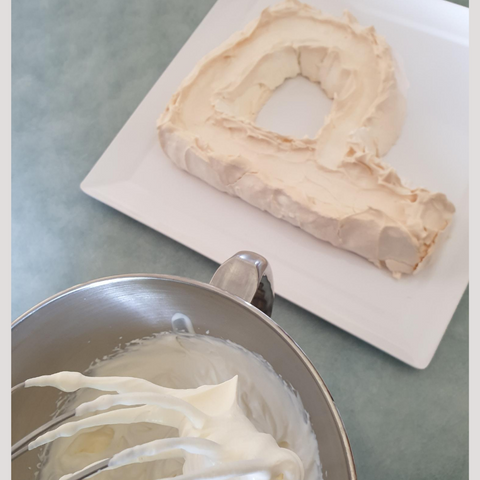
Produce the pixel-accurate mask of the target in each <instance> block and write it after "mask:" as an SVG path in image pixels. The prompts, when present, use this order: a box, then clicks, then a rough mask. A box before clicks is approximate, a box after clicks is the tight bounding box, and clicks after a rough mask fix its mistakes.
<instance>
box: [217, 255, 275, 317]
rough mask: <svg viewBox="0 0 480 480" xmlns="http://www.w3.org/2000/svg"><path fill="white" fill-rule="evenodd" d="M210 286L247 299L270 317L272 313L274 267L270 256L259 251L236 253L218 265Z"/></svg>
mask: <svg viewBox="0 0 480 480" xmlns="http://www.w3.org/2000/svg"><path fill="white" fill-rule="evenodd" d="M210 285H213V286H215V287H218V288H221V289H222V290H225V291H226V292H228V293H231V294H233V295H236V296H237V297H240V298H242V299H243V300H246V301H247V302H249V303H251V304H252V305H253V306H254V307H257V308H258V309H259V310H261V311H262V312H263V313H266V314H267V315H269V316H270V315H271V314H272V308H273V300H274V298H275V293H274V290H273V276H272V269H271V268H270V265H269V264H268V262H267V259H266V258H264V257H262V256H261V255H258V254H257V253H254V252H238V253H236V254H235V255H234V256H233V257H231V258H229V259H228V260H227V261H226V262H224V263H222V264H221V265H220V267H218V270H217V271H216V272H215V274H214V275H213V277H212V280H211V281H210Z"/></svg>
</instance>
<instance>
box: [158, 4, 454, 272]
mask: <svg viewBox="0 0 480 480" xmlns="http://www.w3.org/2000/svg"><path fill="white" fill-rule="evenodd" d="M395 71H396V68H395V61H394V59H393V56H392V53H391V51H390V47H389V46H388V44H387V43H386V41H385V39H384V38H383V37H381V36H380V35H378V34H377V33H376V32H375V29H374V28H373V27H366V28H365V27H363V26H361V25H360V24H359V23H358V22H357V21H356V20H355V18H354V17H353V16H352V15H351V14H350V13H349V12H345V13H344V15H343V17H342V18H336V17H332V16H330V15H326V14H323V13H321V12H320V11H319V10H316V9H314V8H312V7H310V6H308V5H306V4H303V3H300V2H298V1H297V0H286V1H284V2H282V3H280V4H278V5H275V6H273V7H270V8H267V9H265V10H264V11H263V12H262V13H261V15H260V17H259V18H258V19H256V20H254V21H252V22H251V23H249V24H248V25H247V26H246V27H245V29H244V30H242V31H240V32H237V33H235V34H234V35H232V36H231V37H230V38H229V39H228V40H227V41H225V42H224V43H223V44H222V45H220V46H219V47H217V48H216V49H214V50H213V51H212V52H210V53H209V54H208V55H206V56H205V57H204V58H203V59H202V60H201V61H200V62H199V63H198V64H197V65H196V67H195V68H194V70H193V71H192V72H191V73H190V75H188V76H187V77H186V78H185V80H184V81H183V82H182V83H181V85H180V87H179V89H178V91H177V92H176V93H175V94H174V95H173V97H172V98H171V100H170V102H169V104H168V105H167V107H166V109H165V111H164V112H163V114H162V115H161V117H160V118H159V120H158V124H157V128H158V135H159V139H160V144H161V146H162V148H163V150H164V151H165V153H166V155H167V156H168V157H169V158H170V160H172V161H173V162H174V163H175V164H176V165H177V166H179V167H180V168H182V169H184V170H186V171H187V172H189V173H191V174H192V175H195V176H196V177H198V178H200V179H202V180H204V181H205V182H207V183H209V184H210V185H212V186H214V187H215V188H217V189H218V190H221V191H222V192H226V193H228V194H230V195H233V196H237V197H240V198H241V199H243V200H245V201H246V202H248V203H250V204H251V205H254V206H255V207H257V208H260V209H261V210H265V211H267V212H269V213H271V214H272V215H274V216H275V217H278V218H280V219H283V220H286V221H288V222H290V223H291V224H293V225H295V226H297V227H300V228H301V229H302V230H304V231H306V232H308V233H310V234H312V235H314V236H315V237H317V238H319V239H321V240H324V241H327V242H330V243H331V244H333V245H334V246H336V247H339V248H343V249H345V250H349V251H351V252H354V253H356V254H358V255H361V256H362V257H365V258H366V259H367V260H369V261H370V262H372V263H374V264H375V265H376V266H378V267H385V268H387V269H388V270H390V271H391V272H392V273H393V275H394V276H396V277H400V276H401V274H403V273H406V274H410V273H414V272H416V271H418V270H419V268H420V267H421V266H423V265H424V264H425V260H426V259H427V257H429V255H430V254H431V253H432V251H433V249H434V247H435V245H436V244H437V243H438V239H439V235H440V234H441V233H442V232H443V231H444V230H445V229H446V228H447V226H448V225H449V223H450V221H451V218H452V216H453V213H454V211H455V208H454V206H453V205H452V203H451V202H449V200H448V199H447V197H446V196H445V195H444V194H443V193H432V192H430V191H428V190H426V189H424V188H414V189H411V188H408V187H407V186H406V185H405V184H404V182H402V180H401V179H400V178H399V176H398V175H397V173H396V172H395V170H394V169H393V168H392V167H391V166H389V165H388V164H386V163H385V162H383V161H382V160H381V157H383V156H384V155H385V154H386V153H387V152H388V151H389V149H390V148H391V147H392V146H393V144H394V143H395V142H396V140H397V138H398V137H399V135H400V132H401V129H402V125H403V123H404V119H405V112H406V101H405V97H404V96H403V94H402V92H401V89H400V88H399V84H398V79H397V78H396V73H395ZM297 75H303V76H304V77H306V78H307V79H309V80H311V81H312V82H318V83H319V84H320V86H321V88H322V89H323V91H324V92H325V94H326V95H327V96H328V97H329V98H331V99H332V100H333V102H332V109H331V111H330V113H329V115H328V116H327V118H326V119H325V123H324V125H323V127H322V128H321V129H320V130H319V132H318V133H317V135H316V136H315V138H308V137H304V138H293V137H289V136H285V135H280V134H278V133H274V132H272V131H269V130H267V129H264V128H260V127H259V126H257V125H256V124H255V118H256V116H257V114H258V112H259V111H260V110H261V108H262V107H263V105H264V104H265V103H266V102H267V100H268V99H269V97H270V96H271V95H272V93H273V92H274V90H275V89H276V88H277V87H279V86H280V85H281V84H282V83H283V82H284V81H285V80H286V79H289V78H293V77H296V76H297Z"/></svg>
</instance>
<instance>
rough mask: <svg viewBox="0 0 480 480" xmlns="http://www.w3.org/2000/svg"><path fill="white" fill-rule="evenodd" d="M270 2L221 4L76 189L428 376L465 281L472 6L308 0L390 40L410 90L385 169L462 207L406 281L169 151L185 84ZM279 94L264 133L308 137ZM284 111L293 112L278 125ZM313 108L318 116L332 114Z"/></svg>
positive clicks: (287, 91)
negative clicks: (236, 194) (259, 271)
mask: <svg viewBox="0 0 480 480" xmlns="http://www.w3.org/2000/svg"><path fill="white" fill-rule="evenodd" d="M274 3H276V2H274V1H271V0H243V1H242V2H233V1H231V0H219V1H218V2H217V3H216V4H215V6H214V7H213V8H212V10H211V11H210V12H209V14H208V15H207V16H206V17H205V19H204V21H203V22H202V23H201V24H200V26H199V27H198V28H197V30H196V31H195V32H194V33H193V35H192V36H191V37H190V39H189V40H188V41H187V43H186V44H185V45H184V47H183V48H182V49H181V50H180V52H179V53H178V55H177V56H176V57H175V59H174V60H173V61H172V63H171V64H170V65H169V67H168V68H167V69H166V70H165V72H164V73H163V75H162V76H161V77H160V79H159V80H158V81H157V82H156V83H155V85H154V86H153V88H152V89H151V90H150V92H149V93H148V95H147V96H146V97H145V99H144V100H143V102H142V103H141V104H140V105H139V107H138V108H137V109H136V111H135V112H134V113H133V115H132V116H131V117H130V119H129V120H128V122H127V123H126V124H125V126H124V127H123V128H122V130H121V131H120V132H119V134H118V135H117V137H116V138H115V139H114V141H113V142H112V144H111V145H110V146H109V147H108V149H107V150H106V152H105V153H104V154H103V155H102V157H101V158H100V160H99V161H98V162H97V164H96V165H95V166H94V168H93V169H92V170H91V172H90V173H89V174H88V176H87V177H86V178H85V180H84V181H83V182H82V185H81V187H82V189H83V191H84V192H86V193H87V194H88V195H91V196H92V197H94V198H96V199H98V200H100V201H102V202H104V203H106V204H108V205H110V206H112V207H113V208H116V209H118V210H119V211H121V212H123V213H125V214H127V215H129V216H131V217H133V218H135V219H137V220H138V221H140V222H142V223H144V224H146V225H148V226H150V227H152V228H154V229H155V230H158V231H159V232H162V233H163V234H165V235H168V236H170V237H172V238H174V239H175V240H177V241H179V242H181V243H183V244H185V245H186V246H188V247H190V248H192V249H194V250H196V251H197V252H199V253H201V254H203V255H205V256H207V257H209V258H211V259H212V260H215V261H217V262H219V263H220V262H221V261H223V260H224V259H225V258H228V257H229V256H231V255H233V254H234V253H235V252H237V251H239V250H252V251H255V252H258V253H260V254H262V255H264V256H265V257H266V258H267V259H268V261H269V262H270V263H271V265H272V269H273V272H274V275H275V288H276V291H277V293H278V294H279V295H281V296H283V297H285V298H287V299H288V300H290V301H292V302H294V303H296V304H298V305H300V306H302V307H304V308H306V309H307V310H309V311H311V312H313V313H315V314H317V315H319V316H320V317H322V318H324V319H325V320H328V321H329V322H331V323H333V324H335V325H337V326H338V327H340V328H343V329H344V330H346V331H348V332H350V333H352V334H353V335H356V336H358V337H360V338H362V339H363V340H365V341H367V342H369V343H371V344H372V345H375V346H376V347H378V348H380V349H382V350H384V351H385V352H387V353H389V354H391V355H393V356H395V357H397V358H399V359H400V360H402V361H404V362H406V363H408V364H410V365H412V366H414V367H416V368H425V367H426V366H427V365H428V364H429V363H430V361H431V359H432V357H433V355H434V353H435V351H436V349H437V347H438V345H439V343H440V340H441V338H442V336H443V334H444V332H445V329H446V328H447V326H448V323H449V322H450V319H451V317H452V315H453V313H454V311H455V308H456V306H457V304H458V302H459V300H460V298H461V296H462V294H463V292H464V290H465V288H466V286H467V283H468V9H467V8H464V7H460V6H458V5H454V4H451V3H448V2H445V1H443V0H423V1H422V2H417V1H415V0H403V1H402V2H395V1H393V0H392V1H383V0H365V1H354V0H350V1H348V0H336V1H335V2H333V1H332V0H330V1H329V0H310V1H309V2H308V3H310V4H312V5H314V6H316V7H318V8H320V9H322V10H323V11H324V12H326V13H331V14H334V15H339V14H341V12H342V10H343V9H344V8H348V9H349V10H350V11H351V12H352V13H353V14H354V15H355V16H356V17H357V19H358V20H359V22H360V23H361V24H363V25H374V26H375V27H376V29H377V31H378V32H379V33H380V34H382V35H384V36H385V37H386V39H387V41H388V43H389V44H390V45H391V46H392V48H393V50H394V53H395V55H396V57H397V58H398V60H399V63H400V64H401V65H402V69H403V70H404V73H405V75H406V77H407V79H408V82H409V88H408V90H407V101H408V116H407V120H406V123H405V126H404V129H403V132H402V135H401V137H400V139H399V141H398V142H397V144H396V145H395V146H394V147H393V148H392V150H391V151H390V152H389V153H388V155H387V156H386V157H385V159H386V161H387V162H389V163H390V164H392V165H393V166H394V167H395V168H397V170H398V172H399V173H400V175H401V176H402V177H403V178H407V179H409V180H410V183H411V184H412V185H418V186H424V187H426V188H429V189H430V190H434V191H441V192H444V193H446V194H447V196H448V197H449V199H450V200H451V201H452V202H453V203H454V204H455V206H456V208H457V213H456V215H455V217H454V222H453V225H452V228H451V229H450V231H449V234H448V236H447V238H446V239H445V241H444V242H443V245H441V247H440V248H439V249H438V251H437V252H436V254H435V255H434V257H433V259H432V261H431V263H430V265H428V266H427V267H426V268H425V270H423V271H422V272H420V273H419V274H418V275H415V276H410V277H404V278H402V279H401V280H400V281H398V280H395V279H393V278H392V277H391V276H390V275H389V274H388V273H387V272H386V271H381V270H378V269H377V268H375V267H374V266H373V265H372V264H370V263H369V262H367V261H366V260H364V259H363V258H360V257H357V256H356V255H354V254H351V253H349V252H346V251H342V250H339V249H336V248H334V247H332V246H331V245H329V244H327V243H325V242H321V241H319V240H316V239H315V238H313V237H312V236H310V235H308V234H307V233H305V232H302V231H301V230H299V229H298V228H295V227H293V226H291V225H289V224H288V223H286V222H283V221H281V220H278V219H276V218H274V217H272V216H270V215H269V214H267V213H264V212H261V211H259V210H257V209H256V208H254V207H252V206H250V205H248V204H246V203H245V202H243V201H242V200H240V199H238V198H232V197H229V196H228V195H226V194H223V193H221V192H219V191H217V190H215V189H214V188H212V187H210V186H209V185H207V184H205V183H203V182H202V181H200V180H198V179H197V178H194V177H192V176H190V175H189V174H187V173H186V172H183V171H181V170H179V169H177V168H176V167H175V166H174V165H173V164H172V163H171V162H170V161H169V160H168V159H167V158H166V156H165V155H164V154H163V151H162V150H161V148H160V145H159V143H158V140H157V136H156V120H157V118H158V116H159V115H160V113H161V112H162V110H163V109H164V107H165V105H166V104H167V102H168V100H169V98H170V96H171V95H172V94H173V93H174V92H175V90H176V88H177V87H178V85H179V83H180V82H181V81H182V79H183V78H184V77H185V76H186V75H187V74H188V73H189V72H190V70H191V69H192V68H193V67H194V65H195V64H196V62H197V61H198V60H199V59H200V58H201V57H202V56H203V55H205V54H206V53H208V52H209V51H210V50H211V49H213V48H214V47H216V46H217V45H219V44H220V43H221V42H222V41H223V40H225V39H226V38H228V37H229V36H230V35H231V34H232V33H233V32H235V31H237V30H239V29H241V28H243V27H244V26H245V24H246V23H247V22H248V21H250V20H251V19H253V18H255V17H256V16H258V14H259V13H260V11H261V10H262V9H263V8H265V7H266V6H268V5H270V4H274ZM297 81H298V82H301V79H298V80H296V79H295V80H290V81H289V82H290V83H291V82H297ZM299 85H300V83H299ZM284 87H285V88H283V89H282V87H280V91H279V92H278V94H276V95H275V97H276V98H274V99H272V103H271V104H267V106H266V107H265V110H264V111H262V112H261V113H260V115H261V123H262V126H267V127H269V126H270V127H271V128H272V129H278V130H281V131H282V132H283V133H287V132H289V131H290V132H291V133H292V134H299V132H298V128H300V127H299V125H300V126H301V128H305V129H307V125H305V120H304V121H303V123H302V122H300V121H299V120H296V118H297V119H298V118H299V117H301V116H303V112H304V111H305V95H303V94H302V93H300V91H299V94H298V96H296V93H295V92H294V90H293V89H292V88H291V85H288V86H287V85H284ZM312 92H313V90H312ZM282 100H283V101H285V102H286V103H288V111H289V115H288V116H286V117H285V120H284V122H280V123H279V121H278V114H277V113H276V112H278V111H279V110H278V109H279V108H280V107H279V102H281V101H282ZM293 100H296V102H294V101H293ZM318 101H319V103H318V105H319V110H320V111H321V115H322V117H323V115H324V113H325V109H324V108H323V106H324V105H327V106H328V103H327V104H325V102H324V100H322V99H321V98H320V97H319V98H318ZM322 101H323V102H324V103H323V104H322V103H321V102H322ZM302 102H303V103H302ZM307 115H308V118H312V121H313V120H315V122H316V123H315V125H314V126H315V127H317V126H320V125H321V122H320V123H319V122H318V120H317V119H315V118H314V117H313V116H312V111H308V112H307ZM302 125H303V126H302ZM305 133H308V132H305Z"/></svg>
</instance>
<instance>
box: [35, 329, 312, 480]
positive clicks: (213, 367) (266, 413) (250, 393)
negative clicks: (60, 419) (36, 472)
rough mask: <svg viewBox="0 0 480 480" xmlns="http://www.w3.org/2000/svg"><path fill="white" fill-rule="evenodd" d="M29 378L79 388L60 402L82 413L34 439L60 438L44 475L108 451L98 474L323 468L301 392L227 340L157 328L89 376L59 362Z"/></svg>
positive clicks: (288, 475)
mask: <svg viewBox="0 0 480 480" xmlns="http://www.w3.org/2000/svg"><path fill="white" fill-rule="evenodd" d="M118 374H121V375H127V377H123V376H122V377H117V376H114V375H118ZM160 385H162V386H160ZM33 386H54V387H56V388H59V389H60V390H63V391H66V392H74V391H77V390H78V393H77V394H76V395H75V397H74V398H73V399H72V401H71V402H70V404H69V405H68V406H65V407H64V409H67V410H70V409H75V414H76V416H82V419H80V420H78V421H73V422H70V423H66V424H64V425H62V426H60V427H58V428H57V429H56V430H54V431H51V432H48V433H46V434H45V435H43V436H41V437H39V438H38V439H37V440H35V441H34V442H32V444H31V445H30V448H35V447H37V446H40V445H44V444H46V443H48V442H51V441H53V440H55V441H54V442H53V443H52V444H51V446H50V449H49V451H48V454H47V456H46V457H45V459H44V464H43V466H42V468H41V473H40V479H42V480H47V479H48V480H53V479H58V478H59V477H61V475H65V476H64V477H62V480H67V479H68V478H69V474H70V473H72V472H75V471H79V470H82V469H84V468H86V467H87V466H88V465H90V464H92V463H95V462H97V461H99V460H102V459H105V458H110V457H112V460H111V461H110V463H109V466H108V469H107V470H104V471H102V472H101V473H100V474H98V478H99V479H100V478H101V479H110V478H111V479H112V480H113V479H114V478H119V477H118V475H119V474H121V478H122V479H130V478H131V479H141V480H152V479H157V478H170V477H173V476H176V478H178V479H181V480H187V479H194V478H199V475H200V474H201V475H204V477H202V478H211V479H213V478H237V477H240V476H242V478H250V479H252V480H254V479H255V480H260V479H266V480H267V479H270V478H281V476H282V475H283V478H285V479H303V478H305V479H306V480H314V479H315V480H316V479H319V478H321V472H320V463H319V457H318V447H317V443H316V439H315V436H314V434H313V431H312V429H311V425H310V423H309V421H308V415H306V413H305V411H304V409H303V406H302V404H301V401H300V399H299V398H298V396H297V395H296V394H295V393H294V392H293V391H292V390H291V389H290V388H289V387H288V386H287V385H286V384H285V383H284V382H283V381H282V380H281V379H280V377H278V375H276V373H275V372H274V371H273V370H272V368H271V366H270V365H269V364H267V363H266V362H265V361H264V360H263V359H262V358H260V357H258V356H256V355H254V354H252V353H250V352H248V351H247V350H245V349H243V348H242V347H239V346H238V345H235V344H232V343H230V342H225V341H221V340H218V339H213V338H209V337H202V336H177V335H174V334H168V335H165V334H164V335H159V336H156V337H154V338H152V339H148V340H143V341H140V342H135V343H134V344H132V345H130V346H129V347H128V348H127V349H126V350H125V351H123V352H122V353H121V354H119V355H115V356H113V357H112V358H108V359H106V360H102V361H101V362H99V363H97V364H95V365H94V366H93V367H92V368H91V369H90V371H89V376H84V375H81V374H79V373H75V372H61V373H58V374H54V375H47V376H43V377H38V378H35V379H30V380H27V382H26V387H33ZM79 389H82V390H79ZM84 389H86V390H84ZM92 389H95V390H99V391H103V392H117V395H112V394H109V395H100V396H98V395H99V394H98V392H96V391H95V390H92ZM119 406H128V408H120V409H119ZM105 410H107V411H106V412H105V413H96V414H93V413H94V412H99V411H105ZM75 420H76V419H75ZM73 435H75V436H73ZM60 437H67V438H60ZM152 460H161V461H155V462H154V461H152ZM119 467H122V470H121V472H120V471H118V472H115V471H114V469H116V468H119ZM115 474H116V475H117V476H115Z"/></svg>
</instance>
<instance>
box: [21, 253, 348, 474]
mask: <svg viewBox="0 0 480 480" xmlns="http://www.w3.org/2000/svg"><path fill="white" fill-rule="evenodd" d="M273 298H274V296H273V282H272V276H271V272H270V268H269V266H268V263H267V261H266V260H265V259H264V258H263V257H261V256H259V255H256V254H254V253H252V252H240V253H238V254H237V255H235V256H234V257H232V258H231V259H229V260H227V261H226V262H225V263H224V264H223V265H221V266H220V268H219V269H218V270H217V272H216V273H215V275H214V276H213V278H212V281H211V283H210V284H205V283H200V282H196V281H194V280H189V279H186V278H179V277H172V276H166V275H119V276H115V277H109V278H103V279H99V280H94V281H92V282H88V283H85V284H83V285H78V286H76V287H73V288H71V289H69V290H66V291H64V292H61V293H59V294H58V295H55V296H54V297H51V298H49V299H47V300H45V301H44V302H42V303H40V304H39V305H37V306H36V307H34V308H32V309H31V310H29V311H28V312H26V313H25V314H24V315H22V316H21V317H19V318H18V319H17V320H16V321H15V322H13V324H12V385H16V384H18V383H20V382H23V381H24V380H26V379H27V378H31V377H35V376H38V375H44V374H50V373H55V372H58V371H60V370H71V371H80V372H82V371H84V370H86V369H87V368H88V367H89V365H90V364H91V362H92V361H93V360H94V359H96V358H101V357H103V356H104V355H108V354H110V353H111V352H112V350H113V349H114V348H115V347H117V346H118V345H119V344H125V343H127V342H129V341H131V340H134V339H138V338H141V337H145V336H150V335H152V334H153V333H156V332H163V331H171V330H172V321H171V318H172V315H173V314H175V313H177V312H181V313H183V314H184V315H187V316H188V317H190V318H191V319H192V321H193V325H194V329H195V332H197V333H200V334H205V333H206V332H207V331H209V334H210V335H212V336H214V337H218V338H223V339H228V340H231V341H232V342H235V343H237V344H240V345H242V346H243V347H245V348H247V349H248V350H250V351H252V352H256V353H258V354H260V355H261V356H263V357H264V358H265V359H266V360H267V361H268V362H269V363H270V364H271V365H272V366H273V368H274V369H275V371H276V372H277V373H278V374H280V375H281V376H282V377H283V378H284V379H285V380H286V381H287V382H288V383H290V384H291V385H292V386H293V388H295V390H297V392H298V393H299V394H300V397H301V399H302V401H303V404H304V406H305V409H306V411H307V412H308V413H309V415H310V419H311V422H312V426H313V429H314V431H315V434H316V436H317V441H318V448H319V451H320V460H321V463H322V470H323V477H324V479H328V480H353V479H356V474H355V466H354V462H353V456H352V452H351V449H350V445H349V442H348V438H347V434H346V432H345V428H344V426H343V423H342V420H341V418H340V416H339V414H338V411H337V409H336V407H335V405H334V403H333V399H332V397H331V395H330V393H329V392H328V389H327V387H326V386H325V383H324V382H323V380H322V378H321V377H320V375H319V374H318V372H317V371H316V369H315V367H314V366H313V365H312V363H311V362H310V361H309V359H308V358H307V357H306V355H305V354H304V353H303V352H302V350H301V349H300V348H299V346H298V345H297V344H296V343H295V342H294V341H293V340H292V339H291V338H290V337H289V336H288V334H287V333H286V332H285V331H284V330H282V329H281V328H280V327H279V326H278V325H277V324H276V323H275V322H274V321H273V320H272V319H271V318H270V317H269V316H268V315H267V314H266V313H264V312H267V313H269V314H270V313H271V307H272V303H273ZM253 305H256V306H253ZM257 307H258V308H257ZM260 309H261V310H263V311H261V310H260ZM183 327H187V326H182V325H176V326H174V328H175V329H177V330H181V329H182V328H183ZM121 373H122V372H119V375H121ZM57 398H58V392H57V391H55V390H54V389H36V390H35V391H34V390H30V389H24V390H21V391H19V392H16V393H15V394H14V396H13V397H12V441H13V442H15V441H17V440H19V439H20V438H22V437H23V436H24V435H26V434H27V433H29V432H30V431H32V430H34V429H35V428H37V427H38V426H40V425H41V424H43V423H45V422H47V421H48V420H49V419H50V417H51V414H52V413H53V412H54V410H55V402H56V400H57ZM37 463H38V452H35V451H32V452H28V453H27V454H25V455H23V456H22V457H20V458H19V459H17V460H15V461H14V462H13V464H12V478H13V479H14V480H24V479H25V480H31V479H32V478H33V472H34V471H35V470H36V464H37ZM119 478H121V477H120V476H119Z"/></svg>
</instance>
